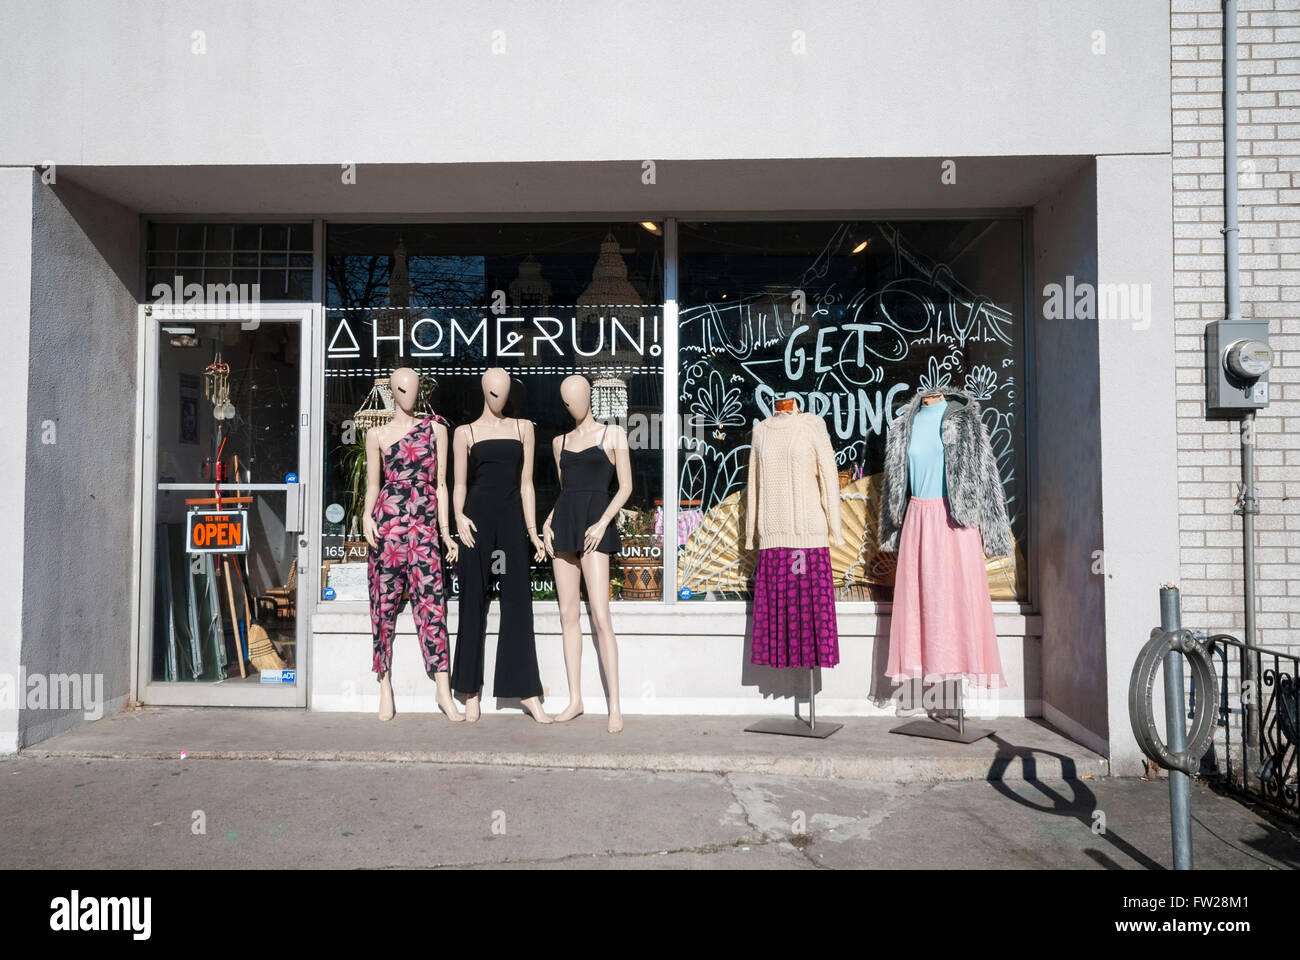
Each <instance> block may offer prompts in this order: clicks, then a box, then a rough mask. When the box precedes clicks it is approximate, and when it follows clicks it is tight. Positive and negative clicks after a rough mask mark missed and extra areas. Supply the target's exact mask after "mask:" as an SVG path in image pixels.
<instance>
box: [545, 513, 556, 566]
mask: <svg viewBox="0 0 1300 960" xmlns="http://www.w3.org/2000/svg"><path fill="white" fill-rule="evenodd" d="M542 546H543V548H544V549H545V550H546V555H547V556H548V557H550V558H551V559H552V560H554V559H555V533H554V531H552V530H551V522H550V521H549V520H548V521H546V523H545V524H544V525H543V526H542Z"/></svg>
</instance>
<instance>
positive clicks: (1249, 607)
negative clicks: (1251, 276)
mask: <svg viewBox="0 0 1300 960" xmlns="http://www.w3.org/2000/svg"><path fill="white" fill-rule="evenodd" d="M1237 234H1238V227H1237V0H1223V293H1224V317H1225V318H1226V319H1227V320H1229V321H1231V320H1239V319H1241V270H1240V268H1239V265H1238V260H1237V252H1238V244H1237ZM1258 510H1259V508H1258V506H1257V505H1256V501H1255V412H1254V411H1253V410H1252V411H1248V412H1247V413H1246V415H1245V416H1244V417H1243V419H1242V421H1241V495H1240V496H1239V497H1238V498H1237V512H1238V513H1240V514H1241V542H1242V567H1243V570H1242V575H1243V594H1244V596H1243V601H1244V603H1245V608H1246V609H1245V633H1244V635H1243V636H1242V642H1243V643H1244V644H1245V645H1246V648H1247V649H1246V650H1245V651H1244V652H1243V657H1242V678H1241V680H1242V686H1243V693H1244V692H1245V691H1249V693H1248V694H1247V695H1245V696H1243V698H1242V699H1243V700H1244V701H1245V702H1244V704H1243V705H1244V706H1245V721H1246V728H1245V730H1244V731H1243V733H1242V749H1243V754H1244V756H1243V760H1244V764H1243V766H1244V770H1243V771H1242V776H1243V778H1244V781H1245V782H1244V783H1243V786H1245V787H1247V788H1249V787H1250V785H1251V782H1252V779H1253V778H1254V776H1255V771H1256V770H1257V769H1258V766H1259V751H1258V745H1259V702H1258V697H1257V694H1258V692H1259V684H1258V676H1257V673H1258V671H1257V670H1256V661H1255V653H1254V646H1255V514H1256V513H1257V512H1258Z"/></svg>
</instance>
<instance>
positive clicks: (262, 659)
mask: <svg viewBox="0 0 1300 960" xmlns="http://www.w3.org/2000/svg"><path fill="white" fill-rule="evenodd" d="M235 572H236V573H238V574H239V585H240V587H242V588H243V591H244V613H245V615H246V616H247V618H248V659H249V660H251V661H252V662H253V666H255V667H257V669H258V670H259V671H262V670H283V669H284V668H285V667H284V661H283V660H281V659H280V657H279V654H277V653H276V652H275V647H273V646H271V636H270V634H268V633H267V632H266V628H265V627H263V626H262V625H261V624H260V623H258V622H257V614H256V608H255V607H254V606H253V605H252V604H251V603H249V602H248V583H247V582H246V581H245V580H244V571H243V570H241V569H239V562H238V561H236V562H235Z"/></svg>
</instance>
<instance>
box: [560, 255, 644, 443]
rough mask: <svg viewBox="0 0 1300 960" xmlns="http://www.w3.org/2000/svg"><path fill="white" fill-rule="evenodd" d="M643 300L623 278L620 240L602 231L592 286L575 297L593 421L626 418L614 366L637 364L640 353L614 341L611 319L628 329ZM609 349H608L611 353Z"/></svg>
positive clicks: (622, 378) (623, 390) (620, 377)
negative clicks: (618, 320)
mask: <svg viewBox="0 0 1300 960" xmlns="http://www.w3.org/2000/svg"><path fill="white" fill-rule="evenodd" d="M644 304H645V301H644V300H643V299H642V298H641V295H640V294H639V293H637V291H636V288H635V287H633V286H632V284H631V283H630V282H629V281H628V279H627V264H626V263H625V262H624V260H623V254H622V252H621V250H620V246H619V242H618V240H617V239H615V237H614V235H613V234H612V233H606V234H605V239H604V240H602V241H601V243H600V254H599V255H598V256H597V258H596V266H595V268H594V269H593V270H592V272H591V283H589V284H587V287H586V289H585V290H583V291H582V293H580V294H578V298H577V306H578V313H577V323H578V342H579V344H580V346H581V350H582V352H583V353H587V354H592V356H582V355H581V354H579V355H578V357H577V358H576V359H577V364H578V366H579V367H584V368H587V369H586V371H585V372H586V374H587V376H588V378H589V379H590V380H591V410H592V414H593V415H594V416H595V418H596V419H597V420H601V421H608V420H610V419H618V420H622V419H625V418H626V417H627V416H628V413H629V409H628V397H627V379H626V374H625V373H623V372H622V371H620V370H619V367H622V366H627V365H632V366H640V365H641V363H642V362H643V358H642V356H641V354H639V353H638V352H637V351H636V350H635V349H634V348H633V347H632V346H631V345H629V344H628V342H627V341H626V339H624V338H622V337H619V338H617V340H616V338H615V337H614V334H613V328H612V324H611V322H610V319H611V317H618V318H619V319H620V320H621V321H623V323H624V325H625V326H627V327H628V328H629V329H632V328H633V327H634V326H636V325H638V324H639V323H640V311H639V309H638V308H640V307H642V306H643V305H644ZM611 348H613V349H612V350H611Z"/></svg>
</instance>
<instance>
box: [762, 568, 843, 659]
mask: <svg viewBox="0 0 1300 960" xmlns="http://www.w3.org/2000/svg"><path fill="white" fill-rule="evenodd" d="M749 658H750V662H751V663H755V664H758V665H760V666H766V667H833V666H835V664H837V663H839V662H840V638H839V630H838V628H837V626H836V623H835V589H834V587H833V586H832V584H831V552H830V550H829V548H827V547H768V548H767V549H765V550H760V551H758V564H757V566H756V568H755V570H754V634H753V643H752V645H751V647H750V655H749Z"/></svg>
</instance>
